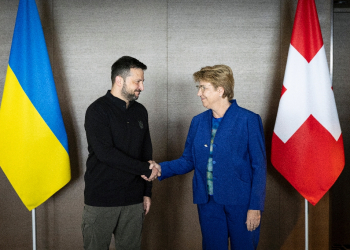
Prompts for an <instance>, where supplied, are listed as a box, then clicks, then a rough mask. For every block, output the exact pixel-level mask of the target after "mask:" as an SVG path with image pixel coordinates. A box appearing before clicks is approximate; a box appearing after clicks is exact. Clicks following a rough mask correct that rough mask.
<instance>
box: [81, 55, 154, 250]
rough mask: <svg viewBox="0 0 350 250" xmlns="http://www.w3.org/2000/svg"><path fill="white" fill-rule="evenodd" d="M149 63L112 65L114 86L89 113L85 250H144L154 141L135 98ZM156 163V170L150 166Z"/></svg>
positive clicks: (129, 61)
mask: <svg viewBox="0 0 350 250" xmlns="http://www.w3.org/2000/svg"><path fill="white" fill-rule="evenodd" d="M146 69H147V66H146V65H144V64H143V63H142V62H140V61H138V60H137V59H135V58H132V57H129V56H123V57H121V58H120V59H118V60H117V61H116V62H115V63H114V64H113V65H112V72H111V80H112V89H111V90H110V91H108V92H107V94H106V95H105V96H102V97H100V98H99V99H97V100H96V101H94V102H93V103H92V104H91V105H90V106H89V107H88V109H87V111H86V115H85V130H86V137H87V141H88V151H89V156H88V159H87V161H86V172H85V176H84V179H85V191H84V202H85V206H84V211H83V221H82V233H83V238H84V249H89V250H97V249H98V250H101V249H106V250H107V249H109V245H110V242H111V237H112V234H114V237H115V242H116V243H115V244H116V246H115V247H116V249H118V250H120V249H128V250H130V249H135V250H136V249H140V248H141V231H142V223H143V218H144V215H145V214H147V213H148V211H149V209H150V206H151V189H152V182H147V181H145V180H144V179H142V178H141V175H146V176H149V179H152V180H153V179H155V178H157V176H160V171H159V170H158V169H157V168H156V167H153V166H151V164H150V163H149V161H151V160H152V144H151V138H150V133H149V127H148V114H147V110H146V109H145V107H144V106H143V105H142V104H140V103H138V102H136V100H137V99H138V97H139V96H140V93H141V91H143V89H144V85H143V82H144V70H146ZM150 168H151V169H150Z"/></svg>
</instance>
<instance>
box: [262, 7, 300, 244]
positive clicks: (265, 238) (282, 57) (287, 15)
mask: <svg viewBox="0 0 350 250" xmlns="http://www.w3.org/2000/svg"><path fill="white" fill-rule="evenodd" d="M281 5H282V6H281V7H282V8H281V26H280V29H279V30H278V29H276V36H280V39H279V41H280V47H279V49H278V50H276V51H278V53H275V58H274V61H275V68H274V72H273V75H274V77H273V79H274V80H273V83H272V86H271V90H272V91H271V92H270V93H271V94H270V97H269V100H268V102H267V106H268V108H267V109H268V110H267V112H265V114H267V117H266V118H265V124H264V130H265V140H266V155H267V190H266V192H267V193H266V201H265V212H264V213H263V217H262V226H261V236H260V243H259V246H260V247H259V249H282V248H283V245H284V242H286V240H287V238H288V236H290V235H291V234H292V232H293V230H294V229H295V227H296V225H297V221H298V219H300V218H299V217H300V211H302V209H303V203H302V202H300V201H301V199H300V195H299V194H298V192H296V190H295V189H294V188H293V187H292V186H291V185H290V184H289V182H288V181H287V180H286V179H284V177H283V176H282V175H281V174H280V173H279V172H278V171H277V170H276V169H275V168H274V167H273V166H272V164H271V140H272V135H273V129H274V125H275V121H276V116H277V110H278V104H279V100H280V95H281V89H282V84H283V78H284V70H285V65H286V62H287V56H288V50H289V44H290V39H291V34H292V28H293V22H294V13H295V9H296V3H292V2H291V1H287V2H284V3H283V2H281ZM290 204H293V205H292V206H291V205H290Z"/></svg>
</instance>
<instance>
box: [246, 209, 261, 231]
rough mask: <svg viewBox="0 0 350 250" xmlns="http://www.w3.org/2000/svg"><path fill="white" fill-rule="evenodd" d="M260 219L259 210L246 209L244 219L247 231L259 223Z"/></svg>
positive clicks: (252, 229)
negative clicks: (245, 217)
mask: <svg viewBox="0 0 350 250" xmlns="http://www.w3.org/2000/svg"><path fill="white" fill-rule="evenodd" d="M260 219H261V212H260V210H248V213H247V221H246V224H247V229H248V231H254V230H255V229H256V228H257V227H258V226H259V225H260Z"/></svg>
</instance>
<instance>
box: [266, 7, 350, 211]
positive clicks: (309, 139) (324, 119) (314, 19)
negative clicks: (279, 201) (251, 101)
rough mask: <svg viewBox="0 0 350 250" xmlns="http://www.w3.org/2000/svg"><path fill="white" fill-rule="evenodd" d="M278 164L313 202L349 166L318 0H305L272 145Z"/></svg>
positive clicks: (299, 11) (296, 21)
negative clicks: (345, 155) (317, 6)
mask: <svg viewBox="0 0 350 250" xmlns="http://www.w3.org/2000/svg"><path fill="white" fill-rule="evenodd" d="M271 162H272V165H273V166H274V167H275V168H276V169H277V170H278V171H279V172H280V173H281V174H282V175H283V176H284V177H285V178H286V179H287V180H288V181H289V182H290V183H291V184H292V186H293V187H294V188H295V189H296V190H297V191H298V192H299V193H300V194H301V195H302V196H303V197H304V198H305V199H307V200H308V201H309V202H310V203H311V204H313V205H315V204H316V203H317V202H318V201H319V200H320V199H321V198H322V197H323V196H324V194H325V193H326V192H327V191H328V190H329V189H330V188H331V186H332V185H333V184H334V182H335V181H336V180H337V178H338V177H339V175H340V173H341V172H342V170H343V168H344V165H345V158H344V148H343V136H342V132H341V128H340V124H339V118H338V112H337V108H336V104H335V99H334V94H333V88H332V83H331V79H330V75H329V69H328V64H327V58H326V52H325V48H324V45H323V40H322V33H321V29H320V24H319V20H318V16H317V10H316V5H315V2H314V0H299V1H298V5H297V10H296V14H295V19H294V26H293V32H292V38H291V43H290V47H289V52H288V58H287V65H286V71H285V75H284V81H283V87H282V94H281V98H280V102H279V107H278V113H277V118H276V123H275V127H274V133H273V136H272V148H271Z"/></svg>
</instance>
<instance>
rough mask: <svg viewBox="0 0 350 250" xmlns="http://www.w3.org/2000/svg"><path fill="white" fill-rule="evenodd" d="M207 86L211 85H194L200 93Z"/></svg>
mask: <svg viewBox="0 0 350 250" xmlns="http://www.w3.org/2000/svg"><path fill="white" fill-rule="evenodd" d="M209 86H211V85H207V86H204V85H196V88H197V91H199V90H200V91H201V92H202V93H203V92H204V91H205V90H206V89H208V88H209Z"/></svg>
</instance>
